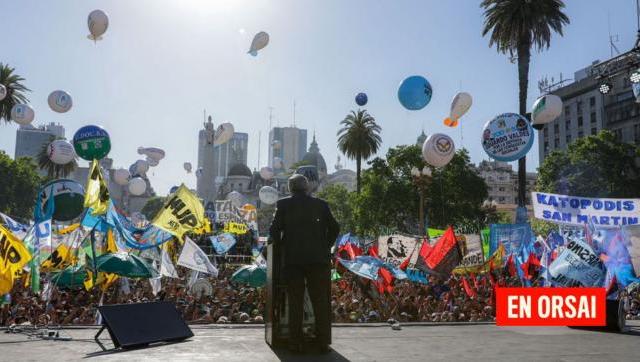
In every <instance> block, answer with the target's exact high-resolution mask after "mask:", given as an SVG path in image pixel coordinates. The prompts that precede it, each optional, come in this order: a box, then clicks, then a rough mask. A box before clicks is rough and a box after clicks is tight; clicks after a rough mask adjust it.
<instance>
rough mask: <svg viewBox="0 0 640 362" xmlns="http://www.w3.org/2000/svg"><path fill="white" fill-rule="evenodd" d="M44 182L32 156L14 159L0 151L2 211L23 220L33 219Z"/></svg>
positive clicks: (0, 204)
mask: <svg viewBox="0 0 640 362" xmlns="http://www.w3.org/2000/svg"><path fill="white" fill-rule="evenodd" d="M42 182H43V180H42V178H41V177H40V175H39V174H38V171H37V166H36V165H35V164H34V163H33V161H32V160H31V159H30V158H28V157H23V158H19V159H18V160H13V159H12V158H11V157H9V156H8V155H7V154H6V153H5V152H4V151H0V212H3V213H5V214H7V215H10V216H11V217H14V218H17V219H21V220H23V221H26V220H31V219H32V218H33V206H34V205H35V202H36V196H37V194H38V189H39V188H40V184H41V183H42Z"/></svg>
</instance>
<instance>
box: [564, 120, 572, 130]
mask: <svg viewBox="0 0 640 362" xmlns="http://www.w3.org/2000/svg"><path fill="white" fill-rule="evenodd" d="M569 128H571V120H570V119H567V121H566V122H564V129H566V130H568V129H569Z"/></svg>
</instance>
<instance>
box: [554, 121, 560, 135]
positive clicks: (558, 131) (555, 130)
mask: <svg viewBox="0 0 640 362" xmlns="http://www.w3.org/2000/svg"><path fill="white" fill-rule="evenodd" d="M553 133H555V134H556V137H557V135H558V133H560V125H558V124H557V123H556V124H554V125H553Z"/></svg>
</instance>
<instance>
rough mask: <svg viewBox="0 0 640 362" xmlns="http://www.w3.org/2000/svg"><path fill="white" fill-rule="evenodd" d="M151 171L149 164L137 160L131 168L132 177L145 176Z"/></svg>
mask: <svg viewBox="0 0 640 362" xmlns="http://www.w3.org/2000/svg"><path fill="white" fill-rule="evenodd" d="M147 171H149V162H147V161H145V160H137V161H136V162H134V163H133V165H131V167H129V172H131V174H132V175H144V174H146V173H147Z"/></svg>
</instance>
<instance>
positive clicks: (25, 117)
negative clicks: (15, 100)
mask: <svg viewBox="0 0 640 362" xmlns="http://www.w3.org/2000/svg"><path fill="white" fill-rule="evenodd" d="M34 117H35V112H33V108H31V106H29V105H28V104H16V105H14V106H13V108H11V119H12V120H13V121H14V122H16V123H17V124H21V125H27V124H29V123H31V122H33V118H34Z"/></svg>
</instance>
